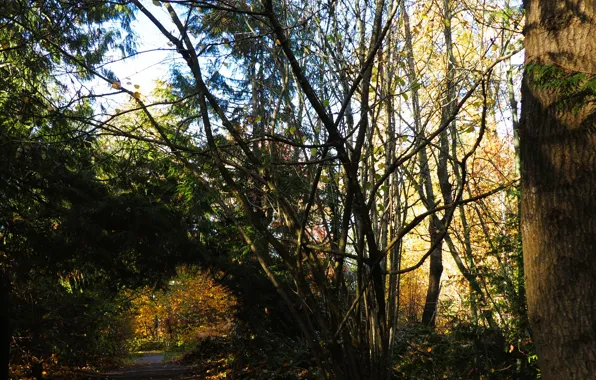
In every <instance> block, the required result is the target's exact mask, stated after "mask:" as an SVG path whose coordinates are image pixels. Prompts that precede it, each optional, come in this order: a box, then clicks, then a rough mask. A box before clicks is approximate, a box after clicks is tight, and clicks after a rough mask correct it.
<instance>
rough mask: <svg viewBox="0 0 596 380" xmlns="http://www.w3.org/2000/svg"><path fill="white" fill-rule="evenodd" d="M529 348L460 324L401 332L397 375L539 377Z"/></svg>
mask: <svg viewBox="0 0 596 380" xmlns="http://www.w3.org/2000/svg"><path fill="white" fill-rule="evenodd" d="M527 349H528V347H527V346H526V345H523V344H504V342H503V341H502V338H501V337H500V334H499V333H498V332H496V331H491V330H488V329H484V328H478V327H474V326H472V325H467V324H463V323H460V324H458V325H455V326H454V327H453V328H452V329H450V330H449V331H447V332H444V333H441V332H431V331H428V330H426V329H423V328H422V329H421V328H419V327H409V328H405V329H403V330H401V331H400V333H399V338H398V340H397V349H396V355H397V357H396V359H395V360H396V362H395V365H394V369H395V376H396V377H397V378H404V379H429V380H430V379H519V378H522V379H535V378H537V374H538V372H537V368H536V364H535V362H532V363H530V364H528V360H527V359H528V358H529V356H528V352H527V351H526V350H527Z"/></svg>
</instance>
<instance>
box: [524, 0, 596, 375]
mask: <svg viewBox="0 0 596 380" xmlns="http://www.w3.org/2000/svg"><path fill="white" fill-rule="evenodd" d="M525 7H526V11H527V25H526V39H525V48H526V64H527V65H530V66H529V68H528V69H526V73H525V77H524V84H523V89H522V120H521V126H520V132H521V133H520V155H521V175H522V183H521V188H522V236H523V248H524V265H525V274H526V292H527V300H528V311H529V317H530V325H531V327H532V332H533V337H534V340H535V344H536V350H537V353H538V360H539V365H540V368H541V371H542V377H543V378H544V379H546V380H550V379H557V380H558V379H596V256H595V254H596V128H595V125H596V106H595V105H594V90H592V91H591V94H588V95H585V94H582V93H580V92H579V91H578V89H579V87H580V86H581V82H580V84H579V85H578V84H577V83H574V82H572V81H571V80H570V76H571V75H573V74H577V73H584V74H585V76H586V77H587V78H590V77H591V78H594V74H595V73H596V38H594V37H595V36H596V34H595V32H596V24H595V21H594V19H595V17H596V13H595V8H596V1H594V0H585V1H579V0H569V1H565V2H563V1H560V0H532V1H528V0H526V3H525Z"/></svg>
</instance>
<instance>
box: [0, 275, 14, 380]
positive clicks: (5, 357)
mask: <svg viewBox="0 0 596 380" xmlns="http://www.w3.org/2000/svg"><path fill="white" fill-rule="evenodd" d="M0 276H1V278H0V345H1V347H0V360H1V361H0V380H8V366H9V363H10V338H11V337H12V329H11V324H10V314H9V311H10V305H9V294H10V281H9V278H8V276H6V273H5V271H1V272H0Z"/></svg>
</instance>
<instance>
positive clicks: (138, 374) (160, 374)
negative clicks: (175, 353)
mask: <svg viewBox="0 0 596 380" xmlns="http://www.w3.org/2000/svg"><path fill="white" fill-rule="evenodd" d="M163 359H164V355H163V354H145V355H143V356H141V357H139V358H137V359H136V360H135V363H134V365H132V366H130V367H126V368H120V369H117V370H113V371H109V372H104V373H101V374H99V373H98V374H95V373H94V374H91V373H88V374H87V373H85V374H81V373H79V374H78V375H79V376H78V379H81V380H82V379H102V380H124V379H139V380H140V379H146V380H182V379H188V380H190V379H198V378H197V377H196V376H193V375H192V373H191V367H190V366H183V365H180V364H176V363H172V362H164V361H163Z"/></svg>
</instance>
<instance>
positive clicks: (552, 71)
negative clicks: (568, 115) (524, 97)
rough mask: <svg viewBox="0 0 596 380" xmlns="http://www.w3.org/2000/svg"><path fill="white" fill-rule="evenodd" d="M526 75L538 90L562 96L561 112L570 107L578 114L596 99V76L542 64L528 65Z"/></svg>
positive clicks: (558, 103)
mask: <svg viewBox="0 0 596 380" xmlns="http://www.w3.org/2000/svg"><path fill="white" fill-rule="evenodd" d="M526 73H527V76H528V78H532V83H533V85H535V86H537V88H541V89H546V90H552V91H556V92H557V93H558V94H559V95H560V98H559V100H558V101H557V104H556V107H557V110H559V111H561V110H564V109H566V108H567V107H570V108H571V109H572V110H573V112H574V113H576V114H577V113H578V112H579V111H580V110H581V109H582V108H583V107H585V106H586V105H587V104H590V103H593V102H594V101H595V99H596V75H593V74H588V73H582V72H572V71H568V70H565V69H563V68H561V67H559V66H555V65H541V64H529V65H527V66H526Z"/></svg>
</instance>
